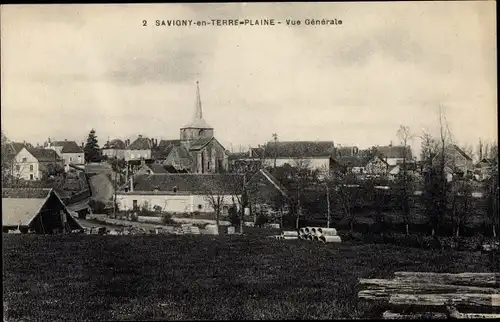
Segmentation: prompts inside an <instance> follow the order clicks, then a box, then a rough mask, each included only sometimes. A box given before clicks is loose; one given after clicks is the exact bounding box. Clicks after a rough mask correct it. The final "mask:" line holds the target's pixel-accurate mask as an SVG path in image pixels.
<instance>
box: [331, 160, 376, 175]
mask: <svg viewBox="0 0 500 322" xmlns="http://www.w3.org/2000/svg"><path fill="white" fill-rule="evenodd" d="M332 164H333V165H332V167H333V169H334V170H335V171H336V172H340V173H344V174H347V173H352V174H359V175H362V174H365V171H366V169H365V168H366V165H367V164H368V161H367V159H366V158H363V157H361V156H358V155H351V156H340V157H335V158H334V160H333V161H332Z"/></svg>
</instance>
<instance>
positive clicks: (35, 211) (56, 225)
mask: <svg viewBox="0 0 500 322" xmlns="http://www.w3.org/2000/svg"><path fill="white" fill-rule="evenodd" d="M2 229H3V231H4V232H5V231H7V232H8V231H9V230H16V229H19V230H20V231H21V232H23V233H26V232H28V231H29V230H31V231H33V232H35V233H37V234H52V233H55V232H58V231H66V232H71V231H74V230H81V229H83V227H82V225H81V224H80V223H79V222H78V220H77V219H75V218H74V217H73V216H72V215H71V214H70V211H69V210H68V208H67V207H66V206H65V205H64V203H63V202H62V201H61V199H60V198H59V196H58V194H57V193H56V192H55V191H54V189H12V188H3V189H2Z"/></svg>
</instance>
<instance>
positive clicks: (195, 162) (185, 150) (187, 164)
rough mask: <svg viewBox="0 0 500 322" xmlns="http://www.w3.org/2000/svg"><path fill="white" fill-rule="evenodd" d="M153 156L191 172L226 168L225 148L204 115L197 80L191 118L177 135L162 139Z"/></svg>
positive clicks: (154, 149)
mask: <svg viewBox="0 0 500 322" xmlns="http://www.w3.org/2000/svg"><path fill="white" fill-rule="evenodd" d="M152 155H153V158H155V160H156V161H157V162H159V163H162V164H163V165H168V166H172V167H174V168H176V169H178V170H189V172H191V173H220V172H226V171H227V169H228V157H227V151H226V149H225V148H224V147H223V146H222V144H221V143H220V142H219V141H218V140H217V139H216V138H215V136H214V128H213V127H212V126H210V125H209V124H208V123H207V122H206V121H205V119H204V118H203V111H202V106H201V98H200V87H199V83H198V82H197V83H196V108H195V114H194V118H193V120H192V121H191V122H190V123H188V124H186V125H185V126H183V127H182V128H181V129H180V139H178V140H177V139H176V140H161V141H160V143H159V144H156V145H155V146H154V148H153V153H152Z"/></svg>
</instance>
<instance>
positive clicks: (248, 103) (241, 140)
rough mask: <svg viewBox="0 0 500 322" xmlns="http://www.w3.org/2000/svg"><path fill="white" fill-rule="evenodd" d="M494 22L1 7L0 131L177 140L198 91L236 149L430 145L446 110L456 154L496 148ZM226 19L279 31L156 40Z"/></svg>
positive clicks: (303, 11)
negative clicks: (191, 23)
mask: <svg viewBox="0 0 500 322" xmlns="http://www.w3.org/2000/svg"><path fill="white" fill-rule="evenodd" d="M495 12H496V11H495V2H493V1H488V2H482V1H474V2H464V1H462V2H420V3H419V2H404V3H389V2H382V3H316V4H314V3H310V4H308V3H289V4H285V3H280V4H276V3H251V4H243V3H242V4H168V5H167V4H155V5H97V4H93V5H44V6H35V5H30V6H28V5H24V6H13V5H7V6H5V5H4V6H2V7H1V30H2V33H1V37H2V40H1V84H2V88H1V95H2V96H1V98H2V105H1V106H2V128H3V130H4V131H5V134H6V135H7V136H8V137H9V138H10V139H11V140H15V141H22V140H26V141H28V142H31V143H33V144H36V143H37V142H39V143H43V142H44V141H45V140H46V139H47V138H48V137H51V138H54V139H58V140H60V139H65V138H67V139H68V140H77V141H78V142H82V141H84V140H85V138H86V136H87V134H88V132H89V131H90V129H92V128H94V129H95V130H96V132H97V135H98V138H99V139H100V143H101V145H103V144H104V142H105V140H106V139H107V138H108V137H110V138H122V139H125V138H131V139H134V138H135V137H136V136H137V135H138V134H143V135H144V136H149V137H156V138H159V139H174V138H178V137H179V128H180V127H181V126H183V125H185V124H187V123H189V122H190V121H191V119H192V117H193V115H194V108H195V94H196V81H197V80H199V81H200V89H201V98H202V104H203V113H204V117H205V119H206V121H207V122H208V123H209V124H210V125H212V126H213V127H214V128H215V136H216V137H217V139H218V140H219V141H220V142H221V143H222V144H223V145H224V146H225V147H226V148H227V149H231V148H232V149H233V150H234V151H237V150H239V148H240V145H241V146H243V147H244V148H248V146H249V145H252V146H255V145H257V144H261V143H264V142H266V141H268V140H271V139H272V136H271V135H272V133H277V134H278V137H279V140H282V141H290V140H332V141H334V142H335V143H336V144H342V145H357V146H359V147H361V148H365V147H369V146H372V145H386V144H388V143H389V142H390V141H393V143H397V137H396V131H397V129H398V127H399V125H400V124H403V125H407V126H409V127H410V128H411V130H412V131H413V132H414V133H416V134H420V133H421V132H422V129H428V130H429V131H435V130H436V126H437V120H438V116H437V115H438V114H437V111H438V106H439V105H440V104H442V105H443V106H444V107H445V111H446V116H447V119H448V122H449V124H450V129H451V131H452V132H453V135H454V138H455V140H456V141H457V142H459V143H460V144H470V145H476V144H477V142H478V138H479V137H483V138H486V139H489V140H494V139H496V138H497V98H496V90H497V86H496V71H497V67H496V35H495V33H496V28H495V27H496V21H495V19H496V18H495ZM216 18H220V19H233V18H234V19H237V18H239V19H261V18H274V19H276V20H281V21H283V23H282V24H281V25H276V26H260V27H257V26H237V27H235V26H227V27H208V26H207V27H153V26H152V24H153V23H154V20H156V19H160V20H167V19H193V20H200V19H204V20H205V19H206V20H208V19H216ZM286 18H292V19H299V20H302V25H301V26H294V27H290V26H287V25H286V24H285V22H284V20H285V19H286ZM307 18H315V19H321V18H330V19H334V18H337V19H341V20H342V22H343V23H342V25H340V26H339V25H337V26H334V25H327V26H305V25H304V20H305V19H307ZM145 19H146V20H148V22H149V23H148V26H147V27H142V23H141V21H142V20H145ZM419 145H420V142H419V140H415V141H414V142H413V147H414V148H415V150H416V151H418V147H419ZM416 151H415V152H416Z"/></svg>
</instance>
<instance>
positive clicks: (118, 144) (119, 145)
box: [103, 139, 125, 150]
mask: <svg viewBox="0 0 500 322" xmlns="http://www.w3.org/2000/svg"><path fill="white" fill-rule="evenodd" d="M103 149H117V150H123V149H125V142H123V141H122V140H120V139H114V140H111V141H109V142H107V143H106V144H105V145H104V147H103Z"/></svg>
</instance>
